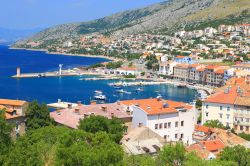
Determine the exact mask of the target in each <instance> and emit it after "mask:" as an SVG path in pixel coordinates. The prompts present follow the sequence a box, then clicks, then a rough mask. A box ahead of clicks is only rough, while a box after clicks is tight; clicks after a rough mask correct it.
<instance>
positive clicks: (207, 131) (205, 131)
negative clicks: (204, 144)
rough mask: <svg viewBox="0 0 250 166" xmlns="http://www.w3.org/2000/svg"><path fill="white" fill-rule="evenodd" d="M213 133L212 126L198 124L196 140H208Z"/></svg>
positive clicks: (194, 135) (195, 132) (195, 134)
mask: <svg viewBox="0 0 250 166" xmlns="http://www.w3.org/2000/svg"><path fill="white" fill-rule="evenodd" d="M211 134H212V130H211V128H210V127H207V126H202V125H196V126H195V130H194V133H193V140H194V141H203V140H206V139H207V138H208V137H209V136H210V135H211Z"/></svg>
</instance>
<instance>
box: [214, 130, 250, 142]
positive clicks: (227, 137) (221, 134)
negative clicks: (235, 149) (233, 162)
mask: <svg viewBox="0 0 250 166" xmlns="http://www.w3.org/2000/svg"><path fill="white" fill-rule="evenodd" d="M212 132H213V133H215V134H216V136H217V138H219V139H220V140H221V141H222V142H223V144H224V145H225V146H235V145H239V144H244V143H246V142H247V141H246V140H245V139H243V138H241V137H239V136H237V135H235V134H233V133H231V132H228V131H227V130H223V129H219V128H213V129H212Z"/></svg>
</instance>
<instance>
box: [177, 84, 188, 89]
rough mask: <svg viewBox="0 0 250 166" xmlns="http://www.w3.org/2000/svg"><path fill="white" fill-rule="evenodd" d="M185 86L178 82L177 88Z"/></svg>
mask: <svg viewBox="0 0 250 166" xmlns="http://www.w3.org/2000/svg"><path fill="white" fill-rule="evenodd" d="M185 87H187V85H186V84H181V83H180V84H178V85H177V88H185Z"/></svg>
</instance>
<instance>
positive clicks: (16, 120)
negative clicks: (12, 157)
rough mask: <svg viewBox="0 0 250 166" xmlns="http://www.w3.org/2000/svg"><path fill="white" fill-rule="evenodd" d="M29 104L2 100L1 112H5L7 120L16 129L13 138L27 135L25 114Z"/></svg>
mask: <svg viewBox="0 0 250 166" xmlns="http://www.w3.org/2000/svg"><path fill="white" fill-rule="evenodd" d="M27 107H28V102H26V101H21V100H10V99H0V110H4V111H5V119H6V120H7V122H8V123H11V124H13V125H14V126H15V127H14V129H13V132H12V134H11V135H12V137H13V138H15V137H17V136H19V135H23V134H24V133H25V128H26V127H25V112H26V110H27Z"/></svg>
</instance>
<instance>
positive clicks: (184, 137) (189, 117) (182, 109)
mask: <svg viewBox="0 0 250 166" xmlns="http://www.w3.org/2000/svg"><path fill="white" fill-rule="evenodd" d="M121 103H122V104H125V105H127V106H130V107H129V108H130V109H132V112H133V118H132V127H133V128H135V127H137V126H146V127H148V128H149V129H151V130H152V131H154V132H155V133H157V134H159V135H160V136H162V137H163V138H164V139H165V140H166V141H180V140H181V141H183V143H185V144H188V145H189V144H192V143H193V139H192V134H193V132H194V129H195V124H196V122H197V113H196V109H195V107H194V106H192V105H189V104H186V103H183V102H175V101H169V100H163V99H160V98H157V99H141V100H128V101H121Z"/></svg>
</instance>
